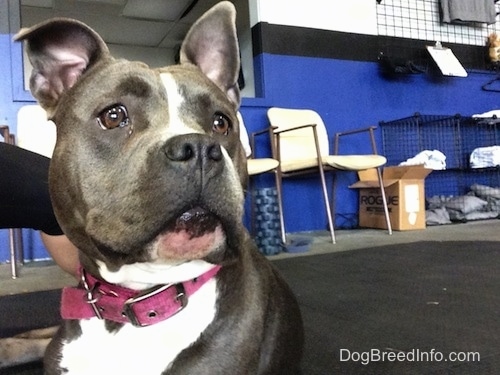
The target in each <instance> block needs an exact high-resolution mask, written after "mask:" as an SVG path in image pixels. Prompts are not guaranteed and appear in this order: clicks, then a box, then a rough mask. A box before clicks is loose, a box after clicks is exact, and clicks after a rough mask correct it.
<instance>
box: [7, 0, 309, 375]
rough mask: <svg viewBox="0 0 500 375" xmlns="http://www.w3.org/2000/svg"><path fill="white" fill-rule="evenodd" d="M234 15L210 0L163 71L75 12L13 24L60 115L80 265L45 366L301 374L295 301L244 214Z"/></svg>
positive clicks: (57, 161)
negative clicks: (120, 52) (111, 42)
mask: <svg viewBox="0 0 500 375" xmlns="http://www.w3.org/2000/svg"><path fill="white" fill-rule="evenodd" d="M235 15H236V12H235V9H234V6H233V5H232V4H231V3H230V2H221V3H219V4H217V5H216V6H214V7H213V8H212V9H211V10H209V11H208V12H207V13H206V14H205V15H203V16H202V17H201V18H200V19H199V20H198V21H197V22H196V23H195V24H194V25H193V27H192V28H191V30H190V31H189V33H188V35H187V36H186V39H185V41H184V43H183V45H182V47H181V51H180V61H181V62H180V64H179V65H174V66H169V67H165V68H161V69H151V68H149V67H148V66H146V65H145V64H143V63H139V62H130V61H126V60H117V59H114V58H113V57H111V55H110V54H109V52H108V49H107V47H106V45H105V43H104V42H103V40H102V39H101V38H100V37H99V35H98V34H97V33H96V32H94V31H93V30H92V29H90V28H89V27H88V26H86V25H85V24H82V23H80V22H78V21H75V20H70V19H52V20H49V21H47V22H44V23H42V24H39V25H36V26H34V27H32V28H29V29H23V30H21V31H20V33H19V34H18V35H17V36H16V39H17V40H24V41H26V42H27V48H28V55H29V58H30V61H31V62H32V65H33V67H34V69H33V74H32V77H31V91H32V93H33V95H34V96H35V97H36V98H37V100H38V101H39V103H40V104H41V105H42V106H43V107H44V108H45V110H46V111H47V113H48V114H49V117H50V118H51V119H53V120H54V122H55V124H56V126H57V144H56V148H55V151H54V156H53V159H52V163H51V167H50V178H49V180H50V191H51V196H52V200H53V205H54V209H55V211H56V215H57V218H58V220H59V222H60V224H61V226H62V228H63V230H64V232H65V233H66V234H67V235H68V237H69V238H70V239H71V241H72V242H73V243H74V244H75V245H76V246H77V247H78V248H79V249H80V261H81V264H82V269H81V283H80V285H79V286H78V287H75V288H66V289H65V290H64V291H63V297H62V302H61V313H62V316H63V319H64V321H63V324H62V327H61V328H60V329H59V331H58V333H57V334H56V335H55V337H54V339H53V340H52V342H51V343H50V344H49V346H48V348H47V352H46V354H45V369H46V373H47V374H69V375H76V374H172V375H173V374H183V375H186V374H189V375H194V374H204V375H206V374H230V375H236V374H238V375H241V374H273V375H275V374H287V375H290V374H297V373H300V370H299V362H300V358H301V354H302V344H303V330H302V321H301V316H300V311H299V308H298V304H297V302H296V300H295V298H294V296H293V294H292V292H291V291H290V289H289V287H288V286H287V285H286V283H285V282H284V281H283V279H282V278H281V277H280V275H279V274H278V273H277V271H276V270H275V269H274V268H273V266H272V265H271V264H270V263H269V262H268V261H267V260H266V259H265V258H264V257H263V256H262V255H260V254H259V252H258V250H257V248H256V246H255V245H254V244H253V242H252V240H251V238H250V236H249V235H248V232H247V231H246V230H245V228H244V226H243V224H242V216H243V203H244V187H245V185H246V181H247V172H246V159H245V155H244V152H243V148H242V145H241V143H240V141H239V124H238V120H237V116H236V113H237V109H238V105H239V100H240V99H239V91H238V87H237V84H236V82H237V76H238V69H239V66H240V62H239V50H238V41H237V37H236V27H235Z"/></svg>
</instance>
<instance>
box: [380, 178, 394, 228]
mask: <svg viewBox="0 0 500 375" xmlns="http://www.w3.org/2000/svg"><path fill="white" fill-rule="evenodd" d="M377 177H378V183H379V186H380V194H381V195H382V203H383V206H384V215H385V222H386V224H387V231H388V233H389V235H391V234H392V226H391V219H390V217H389V208H388V207H387V198H386V195H385V188H384V181H383V180H382V172H380V168H377Z"/></svg>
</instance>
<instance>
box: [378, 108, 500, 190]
mask: <svg viewBox="0 0 500 375" xmlns="http://www.w3.org/2000/svg"><path fill="white" fill-rule="evenodd" d="M379 125H380V128H381V131H382V148H383V155H384V156H385V157H386V158H387V165H399V164H400V163H401V162H403V161H406V160H407V159H409V158H412V157H414V156H415V155H417V154H418V153H419V152H421V151H424V150H431V151H432V150H439V151H441V152H442V153H443V154H444V155H445V156H446V170H444V171H434V172H433V173H431V174H430V175H429V177H427V179H426V195H427V196H434V195H445V196H450V195H453V196H458V195H462V194H466V193H467V192H468V191H469V188H470V186H472V185H473V184H480V185H487V186H490V187H500V168H498V167H497V168H481V169H471V168H470V165H469V159H470V155H471V153H472V151H473V150H474V149H476V148H479V147H488V146H494V145H500V120H498V119H495V118H491V119H473V118H471V117H462V116H461V115H459V114H457V115H453V116H443V115H421V114H418V113H417V114H415V115H413V116H410V117H406V118H402V119H399V120H393V121H381V122H380V123H379Z"/></svg>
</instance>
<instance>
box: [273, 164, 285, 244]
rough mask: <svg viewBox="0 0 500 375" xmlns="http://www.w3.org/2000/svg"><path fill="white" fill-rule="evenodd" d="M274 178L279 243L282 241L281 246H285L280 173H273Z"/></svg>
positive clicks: (276, 171)
mask: <svg viewBox="0 0 500 375" xmlns="http://www.w3.org/2000/svg"><path fill="white" fill-rule="evenodd" d="M274 178H275V181H276V192H277V193H278V211H279V215H280V227H281V228H280V229H281V241H283V245H286V232H285V217H284V215H283V185H282V181H281V173H280V172H279V171H278V170H275V171H274Z"/></svg>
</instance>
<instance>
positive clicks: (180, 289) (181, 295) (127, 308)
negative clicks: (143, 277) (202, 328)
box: [122, 283, 188, 327]
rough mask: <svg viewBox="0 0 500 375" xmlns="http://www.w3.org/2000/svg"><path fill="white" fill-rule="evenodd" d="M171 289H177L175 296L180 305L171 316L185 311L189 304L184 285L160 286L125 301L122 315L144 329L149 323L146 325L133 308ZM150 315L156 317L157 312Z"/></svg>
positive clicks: (151, 312)
mask: <svg viewBox="0 0 500 375" xmlns="http://www.w3.org/2000/svg"><path fill="white" fill-rule="evenodd" d="M170 288H175V293H176V294H175V296H174V300H175V301H176V302H178V303H179V305H178V308H177V310H176V311H174V312H173V313H172V314H170V316H173V315H175V314H177V313H178V312H180V311H181V310H183V309H184V308H185V307H186V306H187V304H188V297H187V294H186V290H185V288H184V285H183V284H182V283H178V284H166V285H160V286H157V287H153V288H151V289H148V290H145V291H144V292H142V293H140V294H138V295H137V296H135V297H132V298H129V299H128V300H126V301H125V303H124V305H123V312H122V314H123V315H124V316H125V317H126V318H127V319H128V320H129V321H130V323H131V324H132V325H133V326H135V327H144V326H147V325H149V324H148V323H145V322H144V321H142V320H141V319H140V318H139V317H138V316H137V314H136V313H135V311H134V308H133V307H134V305H135V304H137V303H139V302H141V301H144V300H146V299H148V298H151V297H153V296H156V295H157V294H160V293H163V292H165V291H167V290H168V289H170ZM148 314H149V316H150V317H154V316H156V312H155V311H154V310H152V311H150V312H149V313H148Z"/></svg>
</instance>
